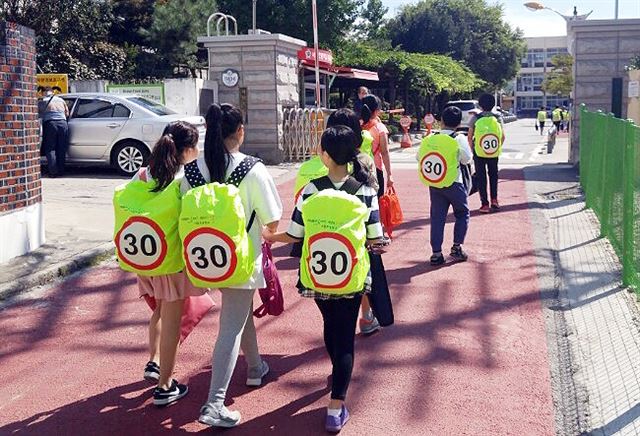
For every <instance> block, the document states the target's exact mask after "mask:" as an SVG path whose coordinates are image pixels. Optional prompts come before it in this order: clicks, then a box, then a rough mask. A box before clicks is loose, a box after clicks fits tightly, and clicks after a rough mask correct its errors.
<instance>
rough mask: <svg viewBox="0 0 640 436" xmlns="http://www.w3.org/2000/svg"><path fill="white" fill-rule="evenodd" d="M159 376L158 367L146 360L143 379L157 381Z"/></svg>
mask: <svg viewBox="0 0 640 436" xmlns="http://www.w3.org/2000/svg"><path fill="white" fill-rule="evenodd" d="M159 378H160V367H159V366H158V364H157V363H155V362H153V361H151V360H150V361H148V362H147V366H145V367H144V379H145V380H147V381H150V382H153V383H158V379H159Z"/></svg>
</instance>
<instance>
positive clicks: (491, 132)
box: [468, 94, 505, 213]
mask: <svg viewBox="0 0 640 436" xmlns="http://www.w3.org/2000/svg"><path fill="white" fill-rule="evenodd" d="M478 103H479V104H480V107H481V108H482V112H481V113H479V114H477V115H475V116H474V117H473V118H472V119H471V121H470V122H469V134H468V135H469V136H468V142H469V146H470V147H471V149H472V150H473V162H474V166H475V170H476V176H477V181H478V192H479V193H480V201H481V202H482V205H481V207H480V209H479V211H480V213H489V212H491V211H493V212H497V211H498V210H500V204H499V202H498V160H499V158H500V154H501V153H502V144H503V143H504V140H505V135H504V126H503V125H502V121H501V120H500V119H499V118H498V116H496V115H495V114H494V113H493V112H492V109H493V107H494V106H495V104H496V100H495V97H494V96H493V95H492V94H483V95H481V96H480V98H479V99H478ZM487 176H488V177H489V191H490V192H489V193H490V196H491V205H489V199H488V198H487Z"/></svg>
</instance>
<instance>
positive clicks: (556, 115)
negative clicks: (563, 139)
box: [551, 105, 562, 133]
mask: <svg viewBox="0 0 640 436" xmlns="http://www.w3.org/2000/svg"><path fill="white" fill-rule="evenodd" d="M551 121H553V125H554V126H556V133H560V132H561V131H562V127H561V126H560V124H561V123H562V109H560V106H558V105H556V107H555V108H554V109H553V111H552V112H551Z"/></svg>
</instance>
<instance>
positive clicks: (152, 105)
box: [127, 97, 176, 115]
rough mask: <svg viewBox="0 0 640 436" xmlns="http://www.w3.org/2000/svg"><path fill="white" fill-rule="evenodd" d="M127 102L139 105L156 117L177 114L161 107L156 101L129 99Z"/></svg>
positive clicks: (137, 98)
mask: <svg viewBox="0 0 640 436" xmlns="http://www.w3.org/2000/svg"><path fill="white" fill-rule="evenodd" d="M127 100H129V101H130V102H132V103H135V104H137V105H138V106H142V107H143V108H145V109H146V110H148V111H151V112H153V113H154V114H156V115H172V114H175V113H176V112H174V111H172V110H171V109H169V108H168V107H166V106H164V105H161V104H160V103H156V102H155V101H151V100H147V99H146V98H144V97H128V98H127Z"/></svg>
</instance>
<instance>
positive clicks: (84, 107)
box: [74, 98, 113, 118]
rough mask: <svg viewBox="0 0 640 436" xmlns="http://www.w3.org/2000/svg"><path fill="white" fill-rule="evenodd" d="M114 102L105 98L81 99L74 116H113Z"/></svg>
mask: <svg viewBox="0 0 640 436" xmlns="http://www.w3.org/2000/svg"><path fill="white" fill-rule="evenodd" d="M112 114H113V104H111V103H110V102H108V101H105V100H97V99H92V100H88V99H84V98H82V99H80V101H79V102H78V104H77V106H76V111H75V114H74V118H111V117H112Z"/></svg>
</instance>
